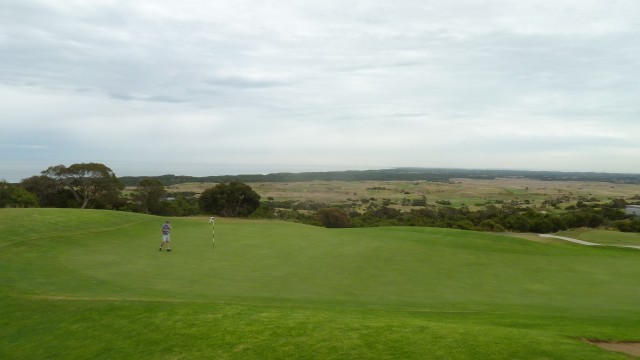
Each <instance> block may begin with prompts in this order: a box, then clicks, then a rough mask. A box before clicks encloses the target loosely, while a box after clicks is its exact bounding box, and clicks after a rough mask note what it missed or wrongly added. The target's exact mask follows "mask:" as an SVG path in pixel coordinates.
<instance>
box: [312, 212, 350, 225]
mask: <svg viewBox="0 0 640 360" xmlns="http://www.w3.org/2000/svg"><path fill="white" fill-rule="evenodd" d="M316 217H317V218H318V220H319V221H320V223H321V224H322V225H323V226H325V227H328V228H347V227H351V220H350V219H349V215H347V213H345V212H344V211H342V210H340V209H338V208H323V209H320V210H318V211H317V212H316Z"/></svg>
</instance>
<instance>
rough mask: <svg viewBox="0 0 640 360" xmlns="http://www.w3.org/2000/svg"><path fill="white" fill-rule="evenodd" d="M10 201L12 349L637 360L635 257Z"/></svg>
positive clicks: (490, 237)
mask: <svg viewBox="0 0 640 360" xmlns="http://www.w3.org/2000/svg"><path fill="white" fill-rule="evenodd" d="M162 221H163V219H162V218H158V217H153V216H147V215H142V214H133V213H122V212H113V211H92V210H72V209H0V232H1V233H2V237H1V238H0V250H1V251H0V271H1V273H2V278H1V280H0V281H1V284H2V287H1V288H0V305H1V306H2V309H3V316H2V317H0V358H3V359H5V358H6V359H45V358H56V359H89V358H90V359H115V358H121V359H124V358H137V359H197V358H206V359H213V358H215V359H286V358H295V359H424V358H442V359H445V358H446V359H626V358H628V357H627V356H626V355H622V354H619V353H615V352H609V351H606V350H603V349H601V348H599V347H596V346H595V345H592V344H590V343H587V342H585V341H584V339H602V340H615V341H638V340H640V325H639V324H640V322H639V321H638V320H639V317H640V310H639V308H638V303H640V286H638V285H639V283H638V281H639V280H638V279H640V251H638V250H633V249H623V248H611V247H583V246H579V245H575V244H569V243H563V242H550V243H543V242H535V241H530V240H525V239H520V238H515V237H509V236H505V235H495V234H490V233H478V232H472V231H460V230H451V229H434V228H410V227H397V228H384V227H382V228H359V229H326V228H317V227H311V226H306V225H301V224H295V223H285V222H280V221H250V220H237V219H224V218H220V219H218V220H217V221H216V248H215V249H212V248H211V230H212V229H211V224H209V223H208V222H207V219H206V218H175V219H172V223H173V225H174V232H173V243H172V248H173V249H174V251H173V252H172V253H167V252H158V250H157V247H158V244H159V242H160V231H159V228H160V224H161V223H162Z"/></svg>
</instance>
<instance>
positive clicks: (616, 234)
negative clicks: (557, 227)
mask: <svg viewBox="0 0 640 360" xmlns="http://www.w3.org/2000/svg"><path fill="white" fill-rule="evenodd" d="M558 235H561V236H566V237H572V238H575V239H580V240H584V241H589V242H593V243H596V244H602V245H615V246H640V233H624V232H620V231H612V230H599V229H577V230H571V231H562V232H560V233H558Z"/></svg>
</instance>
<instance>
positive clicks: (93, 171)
mask: <svg viewBox="0 0 640 360" xmlns="http://www.w3.org/2000/svg"><path fill="white" fill-rule="evenodd" d="M42 175H44V176H48V177H50V178H52V179H54V180H55V181H56V183H57V184H58V185H59V186H61V187H62V188H65V189H68V190H69V191H71V193H72V194H73V196H74V197H75V199H76V200H77V201H78V203H79V204H82V205H81V206H80V208H81V209H84V208H86V207H87V205H88V204H89V202H90V201H91V200H95V199H99V198H109V197H112V196H113V195H114V194H117V193H119V192H120V190H122V189H124V185H123V184H122V183H121V182H120V180H118V178H117V177H116V175H115V174H114V173H113V171H112V170H111V169H110V168H108V167H107V166H105V165H104V164H99V163H81V164H73V165H70V166H69V167H66V166H64V165H56V166H50V167H49V168H48V169H47V170H45V171H43V172H42Z"/></svg>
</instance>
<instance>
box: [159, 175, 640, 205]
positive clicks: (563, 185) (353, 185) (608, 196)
mask: <svg viewBox="0 0 640 360" xmlns="http://www.w3.org/2000/svg"><path fill="white" fill-rule="evenodd" d="M249 185H250V186H251V187H252V188H253V189H254V190H255V191H256V192H257V193H258V194H260V196H261V197H262V198H263V200H266V199H268V198H273V199H274V200H276V201H285V200H294V201H314V202H320V203H328V204H340V203H346V202H361V200H363V199H366V200H369V199H375V200H376V201H381V200H383V199H388V200H390V201H391V202H392V203H394V204H401V202H402V200H403V199H409V200H413V199H418V198H421V197H422V196H425V197H426V198H427V202H428V203H431V204H434V203H435V202H436V201H443V200H445V201H450V202H451V204H452V205H453V206H462V205H463V204H464V205H467V206H469V207H470V208H473V207H474V206H481V205H484V204H486V203H488V202H494V203H495V202H496V201H498V202H501V201H502V202H511V201H517V202H518V203H520V204H525V203H526V204H529V205H531V206H541V205H542V203H543V202H544V201H545V200H553V199H563V200H564V201H565V203H566V204H569V203H575V202H577V201H578V200H579V199H591V200H597V201H599V202H609V201H611V200H614V199H626V200H631V201H633V200H632V198H633V197H635V196H639V198H640V185H637V184H614V183H606V182H586V181H584V182H583V181H541V180H531V179H522V178H508V179H494V180H475V179H453V180H452V181H451V182H432V181H305V182H288V183H278V182H266V183H249ZM212 186H215V184H213V183H187V184H179V185H172V186H168V187H167V190H168V191H193V192H195V193H197V194H199V193H201V192H202V191H204V190H205V189H207V188H209V187H212ZM637 200H638V199H636V201H637Z"/></svg>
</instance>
